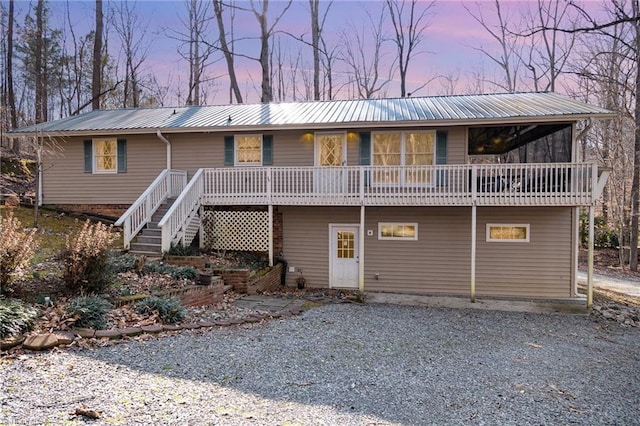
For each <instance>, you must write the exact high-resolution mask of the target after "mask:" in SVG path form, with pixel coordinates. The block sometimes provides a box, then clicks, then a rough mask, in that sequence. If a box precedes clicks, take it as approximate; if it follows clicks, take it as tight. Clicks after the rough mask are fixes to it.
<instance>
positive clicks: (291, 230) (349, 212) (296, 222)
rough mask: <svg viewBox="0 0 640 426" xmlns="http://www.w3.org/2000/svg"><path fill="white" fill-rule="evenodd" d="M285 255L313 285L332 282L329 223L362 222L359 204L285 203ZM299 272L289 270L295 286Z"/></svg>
mask: <svg viewBox="0 0 640 426" xmlns="http://www.w3.org/2000/svg"><path fill="white" fill-rule="evenodd" d="M280 210H281V211H282V231H283V241H284V258H285V259H286V260H287V262H288V266H289V267H295V268H297V269H296V271H298V270H299V269H301V270H302V274H303V275H304V277H305V278H306V279H307V285H308V286H310V287H328V286H329V223H342V224H347V223H348V224H358V223H359V222H360V209H359V208H349V207H343V208H331V207H281V208H280ZM297 276H298V272H295V273H291V272H287V285H291V286H294V285H295V278H296V277H297Z"/></svg>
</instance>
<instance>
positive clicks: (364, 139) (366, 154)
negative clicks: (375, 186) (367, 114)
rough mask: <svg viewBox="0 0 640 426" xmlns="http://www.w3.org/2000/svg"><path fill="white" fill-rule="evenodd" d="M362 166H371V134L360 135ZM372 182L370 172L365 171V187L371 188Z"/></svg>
mask: <svg viewBox="0 0 640 426" xmlns="http://www.w3.org/2000/svg"><path fill="white" fill-rule="evenodd" d="M360 165H361V166H370V165H371V133H369V132H363V133H360ZM370 182H371V176H370V171H365V174H364V186H366V187H369V186H370Z"/></svg>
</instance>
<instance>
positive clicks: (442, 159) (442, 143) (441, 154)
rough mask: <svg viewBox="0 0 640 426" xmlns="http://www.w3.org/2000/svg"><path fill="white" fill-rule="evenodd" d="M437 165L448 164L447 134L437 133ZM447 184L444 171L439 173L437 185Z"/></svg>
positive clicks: (444, 132) (443, 132)
mask: <svg viewBox="0 0 640 426" xmlns="http://www.w3.org/2000/svg"><path fill="white" fill-rule="evenodd" d="M436 164H447V132H446V131H441V130H439V131H437V132H436ZM446 184H447V175H446V172H445V171H444V170H440V171H439V172H438V176H437V177H436V185H438V186H445V185H446Z"/></svg>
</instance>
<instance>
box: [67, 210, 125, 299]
mask: <svg viewBox="0 0 640 426" xmlns="http://www.w3.org/2000/svg"><path fill="white" fill-rule="evenodd" d="M112 228H113V226H106V225H105V224H103V223H101V222H98V223H94V224H91V222H90V221H89V220H87V221H86V222H85V223H84V226H83V227H82V229H80V230H79V231H78V232H77V233H75V234H74V235H71V236H67V241H66V244H65V248H64V250H63V251H62V256H61V257H62V261H63V263H64V281H65V282H66V283H67V286H68V287H69V289H70V290H72V291H79V290H87V291H98V292H99V291H102V290H104V288H105V287H106V286H107V285H108V284H109V277H110V270H109V267H108V266H109V264H108V263H109V245H110V244H112V243H113V242H114V241H115V240H116V239H117V236H116V235H115V234H113V233H112V232H111V229H112Z"/></svg>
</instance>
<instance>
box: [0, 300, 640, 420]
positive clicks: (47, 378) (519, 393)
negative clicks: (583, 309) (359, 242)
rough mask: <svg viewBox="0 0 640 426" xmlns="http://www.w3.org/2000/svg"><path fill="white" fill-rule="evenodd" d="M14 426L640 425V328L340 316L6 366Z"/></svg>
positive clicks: (497, 318) (485, 315) (435, 313)
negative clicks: (93, 416)
mask: <svg viewBox="0 0 640 426" xmlns="http://www.w3.org/2000/svg"><path fill="white" fill-rule="evenodd" d="M0 380H1V384H0V424H21V425H22V424H44V423H52V424H62V423H64V424H74V423H77V424H82V423H84V422H85V421H86V420H85V419H83V418H81V417H73V416H71V415H70V414H69V413H71V412H73V411H74V410H76V408H80V407H83V406H85V408H86V409H89V410H98V411H101V412H102V417H101V419H100V420H97V421H92V422H91V423H92V424H127V425H133V424H135V425H150V424H171V425H174V424H175V425H187V424H190V425H201V424H223V425H254V424H255V425H351V424H352V425H373V424H375V425H382V424H383V425H386V424H404V425H425V424H465V425H467V424H491V425H493V424H499V425H505V424H519V425H522V424H534V425H538V424H544V425H548V424H569V423H577V424H608V425H611V424H619V425H633V424H640V330H639V329H637V328H625V327H623V326H621V325H619V324H617V323H612V322H611V323H605V322H596V321H595V320H594V319H593V318H591V317H589V316H586V315H541V314H530V313H520V312H497V311H479V310H463V309H437V308H424V307H414V306H399V305H385V304H365V305H356V304H340V305H327V306H323V307H319V308H314V309H311V310H309V311H307V312H305V313H304V314H303V315H302V316H299V317H294V318H288V319H284V320H273V321H271V322H268V323H266V324H258V325H253V326H246V327H242V328H226V329H219V330H211V331H206V332H200V333H188V332H184V333H182V334H180V335H176V336H167V337H163V338H160V339H152V340H146V341H139V342H127V343H122V344H118V345H113V346H108V347H104V348H96V349H93V350H69V349H67V350H62V351H54V352H49V353H43V354H37V355H35V356H31V355H30V356H26V357H23V359H18V360H13V361H6V362H2V363H0Z"/></svg>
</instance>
